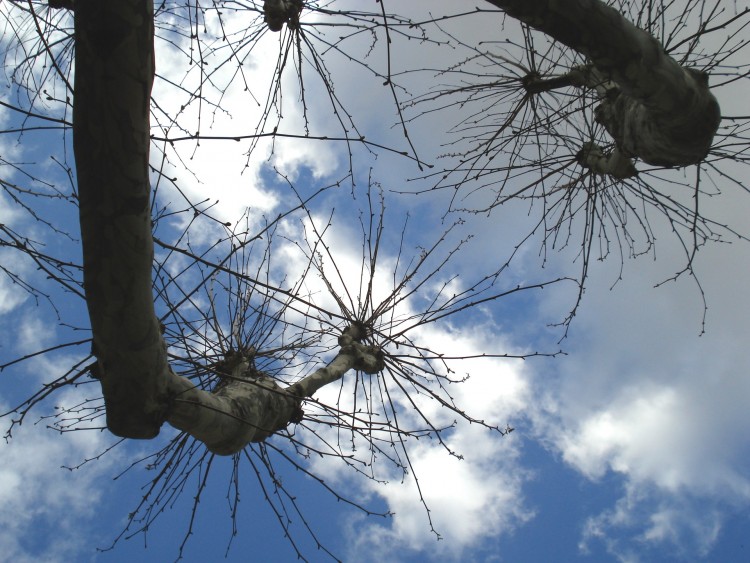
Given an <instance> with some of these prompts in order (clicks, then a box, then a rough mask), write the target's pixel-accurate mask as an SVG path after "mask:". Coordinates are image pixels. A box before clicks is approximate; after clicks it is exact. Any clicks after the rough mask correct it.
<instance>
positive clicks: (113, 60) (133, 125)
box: [73, 0, 383, 455]
mask: <svg viewBox="0 0 750 563" xmlns="http://www.w3.org/2000/svg"><path fill="white" fill-rule="evenodd" d="M74 15H75V40H76V55H75V57H76V58H75V83H74V90H75V98H74V110H73V119H74V128H73V134H74V139H73V141H74V152H75V160H76V169H77V179H78V196H79V208H80V224H81V241H82V247H83V266H84V289H85V292H86V303H87V306H88V311H89V317H90V321H91V329H92V337H93V352H94V354H95V355H96V357H97V367H96V370H95V375H96V377H98V378H99V380H100V382H101V386H102V394H103V396H104V402H105V407H106V416H107V426H108V428H109V429H110V430H111V431H112V432H113V433H114V434H116V435H118V436H123V437H127V438H153V437H154V436H156V435H157V434H158V433H159V430H160V428H161V426H162V425H163V423H164V422H168V423H170V424H171V425H173V426H175V427H176V428H178V429H180V430H183V431H185V432H187V433H189V434H191V435H192V436H194V437H195V438H197V439H198V440H201V441H202V442H204V443H205V444H206V446H207V447H208V449H209V450H211V451H213V452H214V453H217V454H222V455H228V454H232V453H234V452H237V451H240V450H241V449H242V448H244V447H245V446H246V445H247V444H248V443H249V442H253V441H255V442H257V441H262V440H265V439H266V438H268V436H270V435H271V434H273V433H274V432H277V431H278V430H281V429H283V428H285V427H286V426H287V425H288V424H289V423H290V421H292V420H293V419H294V420H297V419H298V418H299V417H300V414H301V413H300V401H301V399H302V398H303V397H309V396H311V395H312V394H313V393H315V391H317V389H319V388H320V387H321V386H322V385H325V384H326V383H330V382H331V381H334V380H336V379H338V378H340V377H341V376H342V375H343V374H344V373H345V372H346V371H348V370H349V369H352V368H355V369H363V370H371V371H372V372H375V371H378V370H379V369H382V365H383V360H382V356H380V355H379V354H376V353H375V352H376V350H374V349H372V348H369V347H366V346H363V345H361V344H360V343H359V340H361V339H363V338H364V336H365V334H364V332H363V331H362V330H361V329H359V328H356V327H351V328H349V329H347V330H346V331H344V334H343V335H342V337H341V339H340V344H341V349H340V351H339V354H338V356H337V357H336V358H335V359H334V360H333V362H331V364H329V365H328V366H326V367H324V368H321V369H320V370H318V371H316V372H315V373H313V374H311V375H310V376H308V378H306V379H303V380H302V381H300V382H298V383H297V384H295V385H294V386H292V387H291V388H288V389H282V388H281V387H279V386H278V385H276V384H275V383H274V382H273V381H272V380H271V379H270V378H268V377H265V376H263V374H259V373H257V372H254V371H253V370H251V369H250V368H249V367H248V364H247V363H240V364H239V367H238V368H237V369H236V370H235V371H233V373H232V375H231V377H230V380H229V381H228V382H227V383H226V384H225V385H223V386H221V389H219V390H218V391H217V392H216V393H209V392H207V391H203V390H201V389H198V388H196V387H195V385H194V384H193V383H192V382H191V381H190V380H188V379H185V378H183V377H180V376H178V375H176V374H175V373H174V372H173V371H172V370H171V368H170V366H169V363H168V362H167V354H166V345H165V342H164V339H163V338H162V334H161V330H160V323H159V320H158V318H157V317H156V314H155V310H154V301H153V294H152V285H151V268H152V262H153V253H154V251H153V238H152V232H151V206H150V196H151V189H150V184H149V169H148V157H149V143H150V139H149V135H150V130H149V104H150V95H151V86H152V83H153V74H154V46H153V3H152V1H151V0H117V1H114V0H76V3H75V11H74Z"/></svg>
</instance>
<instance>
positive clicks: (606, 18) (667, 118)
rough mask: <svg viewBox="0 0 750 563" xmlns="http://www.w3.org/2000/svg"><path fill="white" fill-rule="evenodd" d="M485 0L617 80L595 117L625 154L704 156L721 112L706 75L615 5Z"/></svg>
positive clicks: (579, 0) (662, 158)
mask: <svg viewBox="0 0 750 563" xmlns="http://www.w3.org/2000/svg"><path fill="white" fill-rule="evenodd" d="M487 1H488V2H490V3H491V4H493V5H495V6H497V7H498V8H501V9H502V10H504V11H505V13H507V14H508V15H509V16H511V17H513V18H516V19H518V20H521V21H523V22H524V23H526V24H528V25H529V26H531V27H533V28H534V29H537V30H539V31H541V32H543V33H546V34H547V35H549V36H550V37H552V38H554V39H555V40H557V41H559V42H560V43H562V44H564V45H567V46H568V47H570V48H571V49H574V50H576V51H577V52H579V53H581V54H582V55H584V56H586V57H588V58H589V59H590V61H591V62H592V64H593V65H594V66H595V67H596V70H597V71H598V72H599V73H600V75H601V76H603V77H604V78H605V79H608V80H611V81H613V82H614V83H615V84H617V87H618V88H619V93H617V95H614V96H609V97H606V98H604V99H603V100H602V103H601V105H600V106H599V108H598V109H597V120H599V121H600V122H601V123H602V124H603V125H604V127H605V128H606V129H607V131H608V132H609V134H610V135H611V136H612V138H613V139H614V140H615V142H616V143H617V146H618V147H619V149H620V151H621V152H622V153H624V155H625V156H632V157H637V158H640V159H641V160H643V161H644V162H647V163H649V164H653V165H657V166H686V165H689V164H695V163H698V162H700V161H701V160H703V159H704V158H705V157H706V154H707V153H708V150H709V148H710V147H711V143H712V140H713V137H714V134H715V133H716V130H717V128H718V126H719V121H720V119H721V114H720V110H719V105H718V103H717V101H716V99H715V98H714V97H713V95H712V94H711V92H710V91H709V88H708V81H707V77H706V76H705V75H704V74H702V73H700V72H697V71H695V70H692V69H686V68H683V67H681V66H680V65H679V64H678V63H677V62H676V61H675V60H674V59H672V58H671V57H669V56H668V55H667V54H666V52H665V51H664V49H663V48H662V46H661V45H660V44H659V42H658V41H657V40H656V39H655V38H653V37H652V36H651V35H650V34H648V33H646V32H645V31H643V30H641V29H639V28H637V27H636V26H634V25H633V24H632V23H630V22H629V21H628V20H627V19H626V18H625V17H624V16H623V15H622V14H620V13H619V12H618V11H617V10H615V9H613V8H611V7H609V6H607V5H606V4H605V3H604V2H601V1H600V0H487Z"/></svg>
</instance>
